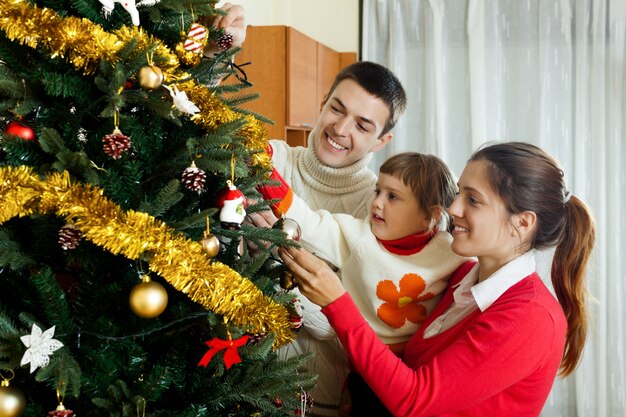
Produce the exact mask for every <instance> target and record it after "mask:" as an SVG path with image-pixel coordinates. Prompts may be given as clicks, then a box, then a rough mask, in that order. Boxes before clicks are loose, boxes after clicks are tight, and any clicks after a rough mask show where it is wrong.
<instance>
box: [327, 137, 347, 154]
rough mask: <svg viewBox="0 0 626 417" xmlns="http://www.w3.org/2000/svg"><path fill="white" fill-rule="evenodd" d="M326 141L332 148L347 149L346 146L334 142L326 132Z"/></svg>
mask: <svg viewBox="0 0 626 417" xmlns="http://www.w3.org/2000/svg"><path fill="white" fill-rule="evenodd" d="M326 142H328V144H329V145H330V146H331V147H332V148H333V149H336V150H338V151H347V150H348V148H346V147H345V146H341V145H340V144H338V143H337V142H335V141H334V140H332V139H331V138H330V136H328V134H326Z"/></svg>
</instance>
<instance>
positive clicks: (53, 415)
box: [48, 410, 74, 417]
mask: <svg viewBox="0 0 626 417" xmlns="http://www.w3.org/2000/svg"><path fill="white" fill-rule="evenodd" d="M48 416H50V417H74V412H73V411H72V410H54V411H48Z"/></svg>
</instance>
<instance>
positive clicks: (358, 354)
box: [281, 142, 595, 417]
mask: <svg viewBox="0 0 626 417" xmlns="http://www.w3.org/2000/svg"><path fill="white" fill-rule="evenodd" d="M449 214H450V215H451V217H452V219H453V222H454V230H453V238H454V240H453V242H452V249H453V251H454V252H456V253H457V254H458V255H461V256H467V257H470V256H474V257H476V258H477V259H478V262H477V263H474V262H468V263H466V264H464V265H462V266H461V267H460V268H459V269H458V270H457V271H456V272H455V274H454V275H453V276H452V278H451V280H450V282H449V285H448V289H447V291H446V293H445V295H444V296H443V299H442V300H441V302H440V303H439V305H438V306H437V307H436V308H435V310H434V311H433V313H432V314H431V316H429V317H428V318H427V319H426V321H425V322H424V323H423V324H422V326H421V327H420V328H419V330H418V331H417V332H416V333H415V335H414V336H413V337H412V338H411V340H410V341H409V342H408V344H407V346H406V348H405V354H404V357H403V358H402V359H400V358H398V357H397V356H395V355H394V354H393V353H392V352H391V351H389V350H388V349H387V348H386V347H385V345H384V344H382V343H381V342H380V341H379V340H377V339H376V337H375V335H374V332H373V331H372V330H371V328H370V327H369V326H368V325H367V323H366V322H365V320H364V319H363V317H362V316H361V314H360V313H359V312H358V309H357V308H356V307H355V305H354V302H353V301H352V299H351V298H350V295H349V294H347V293H346V291H345V289H344V288H343V286H342V284H341V281H340V280H339V278H338V277H337V276H336V275H335V274H334V273H333V272H332V271H331V270H330V269H329V268H328V267H326V265H325V264H324V263H323V262H322V261H320V260H319V259H317V258H316V257H314V256H312V255H311V254H310V253H308V252H306V251H304V250H303V249H282V250H281V257H282V259H283V261H284V262H285V264H286V265H287V266H288V267H289V268H290V269H291V270H292V272H293V273H294V274H295V275H296V277H297V282H298V284H299V287H300V291H301V292H302V293H303V294H304V295H305V296H307V297H308V298H309V299H310V300H311V301H313V302H314V303H316V304H318V305H320V306H322V307H323V309H322V312H323V313H324V314H325V315H326V316H327V318H328V320H329V322H330V323H331V325H332V326H333V328H334V329H335V331H336V332H337V335H338V336H339V339H340V340H341V342H342V344H343V346H344V347H345V349H346V351H347V352H348V356H349V358H350V361H351V364H352V366H353V368H354V370H355V371H356V372H358V373H359V374H360V375H361V376H362V377H363V379H364V380H365V381H366V382H367V383H368V385H369V386H370V387H371V388H372V389H373V391H374V392H375V393H376V395H377V396H378V397H379V399H380V400H381V401H382V403H383V404H384V405H385V406H386V407H387V409H388V410H389V411H390V412H391V414H393V415H395V416H412V417H417V416H481V417H485V416H503V415H506V416H507V417H512V416H524V417H528V416H538V415H539V414H540V412H541V409H542V407H543V405H544V403H545V400H546V398H547V396H548V394H549V392H550V388H551V387H552V383H553V381H554V378H555V376H556V374H557V372H558V371H559V369H560V371H561V375H563V376H565V375H568V374H569V373H571V372H572V371H573V370H574V368H575V367H576V365H577V364H578V361H579V359H580V356H581V352H582V348H583V345H584V342H585V336H586V329H587V314H586V306H585V303H586V285H585V283H584V271H585V267H586V265H587V262H588V260H589V256H590V254H591V251H592V248H593V245H594V241H595V230H594V225H593V220H592V217H591V215H590V212H589V210H588V209H587V207H586V206H585V204H584V203H583V202H582V201H581V200H579V199H578V198H576V197H575V196H572V195H571V194H570V193H569V192H568V191H567V190H566V189H565V186H564V183H563V172H562V171H561V169H560V168H559V166H558V163H557V162H556V161H555V160H554V159H553V158H552V157H550V156H549V155H548V154H546V153H545V152H544V151H542V150H541V149H539V148H538V147H536V146H534V145H530V144H526V143H518V142H511V143H499V144H493V145H490V146H486V147H484V148H482V149H479V150H478V151H477V152H476V153H475V154H474V155H473V156H472V158H471V159H470V161H469V162H468V164H467V165H466V167H465V169H464V171H463V174H462V175H461V178H460V180H459V194H458V196H457V197H456V199H455V200H454V202H453V204H452V206H451V207H450V208H449ZM552 245H556V251H555V254H554V259H553V263H552V274H551V275H552V283H553V286H554V290H555V292H556V295H557V298H558V302H557V301H556V300H555V299H554V297H553V296H552V294H551V293H550V291H549V290H548V289H547V288H546V287H545V285H544V284H543V283H542V281H541V279H540V278H539V276H538V275H537V273H536V272H535V260H534V254H533V249H541V248H545V247H548V246H552ZM358 402H359V398H353V403H354V404H355V405H356V404H358ZM353 411H355V412H354V413H353V415H354V416H359V417H360V416H364V415H367V414H369V413H367V412H366V411H361V412H359V413H357V412H356V410H353Z"/></svg>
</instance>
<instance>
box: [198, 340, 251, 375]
mask: <svg viewBox="0 0 626 417" xmlns="http://www.w3.org/2000/svg"><path fill="white" fill-rule="evenodd" d="M249 337H250V336H249V335H244V336H241V337H240V338H239V339H235V340H231V339H229V340H222V339H218V338H217V337H214V338H213V339H211V340H207V341H206V342H204V344H205V345H207V346H208V347H209V350H207V352H206V353H205V354H204V356H203V357H202V359H200V362H199V363H198V366H204V367H205V368H206V367H207V365H208V364H209V362H210V361H211V358H212V357H213V355H215V354H216V353H217V352H219V351H221V350H224V364H225V365H226V369H229V368H230V367H231V366H233V365H234V364H236V363H240V362H241V357H240V356H239V352H238V351H237V348H240V347H241V346H243V345H245V344H246V342H247V341H248V338H249Z"/></svg>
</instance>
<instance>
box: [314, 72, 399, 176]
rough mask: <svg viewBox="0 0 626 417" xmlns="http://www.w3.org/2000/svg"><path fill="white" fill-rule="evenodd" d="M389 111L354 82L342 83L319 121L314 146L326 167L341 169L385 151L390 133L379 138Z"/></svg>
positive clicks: (380, 101)
mask: <svg viewBox="0 0 626 417" xmlns="http://www.w3.org/2000/svg"><path fill="white" fill-rule="evenodd" d="M388 119H389V107H387V105H386V104H385V102H384V101H382V100H381V99H380V98H378V97H375V96H373V95H371V94H370V93H368V92H367V91H366V90H365V89H364V88H363V87H361V86H360V85H359V84H358V83H356V82H355V81H354V80H351V79H345V80H343V81H341V82H340V83H339V84H338V85H337V87H336V88H335V90H334V91H333V93H332V95H331V96H330V97H329V98H328V100H326V102H325V103H324V106H323V107H322V112H321V114H320V116H319V118H318V121H317V126H316V132H317V135H316V137H315V141H314V146H315V153H316V154H317V157H318V158H319V160H320V161H322V163H323V164H324V165H327V166H330V167H333V168H342V167H346V166H349V165H352V164H353V163H355V162H357V161H359V160H360V159H362V158H363V157H364V156H365V155H367V154H368V153H369V152H375V151H378V150H380V149H382V147H383V146H385V144H386V143H387V142H389V140H391V136H392V135H391V133H386V134H385V135H383V136H382V137H380V134H381V132H382V131H383V128H384V127H385V124H386V123H387V120H388Z"/></svg>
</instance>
